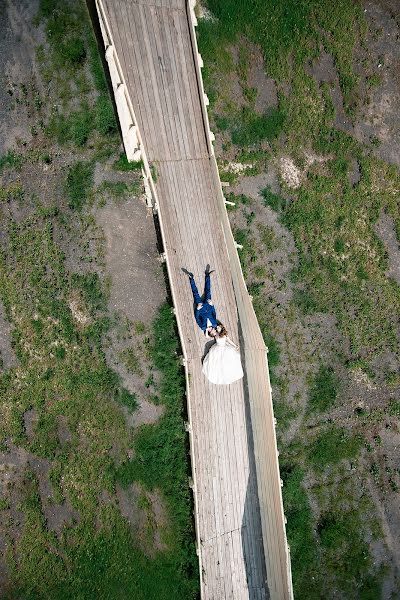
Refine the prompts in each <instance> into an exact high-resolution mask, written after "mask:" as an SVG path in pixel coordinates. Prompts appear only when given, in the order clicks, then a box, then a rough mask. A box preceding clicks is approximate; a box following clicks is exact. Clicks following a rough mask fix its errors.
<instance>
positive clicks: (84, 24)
mask: <svg viewBox="0 0 400 600" xmlns="http://www.w3.org/2000/svg"><path fill="white" fill-rule="evenodd" d="M37 23H43V24H44V27H45V32H46V42H47V45H48V48H49V50H50V51H48V50H47V48H46V47H44V46H40V47H39V48H38V49H37V59H38V62H39V64H40V65H41V70H42V75H43V77H44V79H45V81H46V82H47V83H48V84H49V85H51V90H52V94H54V95H58V96H59V102H58V103H57V108H56V109H55V110H54V111H53V113H52V115H51V116H50V118H49V119H48V122H47V123H46V126H45V132H46V134H47V135H48V136H49V137H51V138H54V139H56V140H57V142H58V143H59V144H60V145H65V144H73V145H75V146H78V147H82V146H85V145H86V144H87V143H88V142H89V140H92V139H93V137H95V134H96V132H97V134H98V135H100V136H110V135H112V134H115V133H116V132H117V123H116V118H115V114H114V108H113V105H112V102H111V100H110V97H109V94H108V90H107V82H106V78H105V75H104V70H103V66H102V63H101V60H100V57H99V52H98V48H97V43H96V40H95V38H94V34H93V31H92V28H91V25H90V21H89V15H88V13H87V8H86V6H85V4H84V3H83V2H81V1H80V0H74V1H73V2H72V4H70V3H68V2H55V1H53V0H41V2H40V7H39V13H38V16H37ZM113 143H114V141H113Z"/></svg>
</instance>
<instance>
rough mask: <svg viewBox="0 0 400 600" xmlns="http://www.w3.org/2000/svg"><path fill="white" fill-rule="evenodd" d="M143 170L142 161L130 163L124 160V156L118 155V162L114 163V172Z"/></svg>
mask: <svg viewBox="0 0 400 600" xmlns="http://www.w3.org/2000/svg"><path fill="white" fill-rule="evenodd" d="M142 168H143V161H141V160H138V161H131V162H129V161H128V159H127V158H126V154H120V157H119V159H118V160H116V161H115V163H114V169H115V170H116V171H140V170H141V169H142Z"/></svg>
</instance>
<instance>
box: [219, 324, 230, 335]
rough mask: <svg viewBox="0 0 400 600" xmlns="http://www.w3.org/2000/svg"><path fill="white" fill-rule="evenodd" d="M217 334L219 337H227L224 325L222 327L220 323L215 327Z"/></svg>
mask: <svg viewBox="0 0 400 600" xmlns="http://www.w3.org/2000/svg"><path fill="white" fill-rule="evenodd" d="M217 332H218V335H219V337H225V336H226V335H228V332H227V330H226V329H225V326H224V325H222V323H220V324H219V325H218V326H217Z"/></svg>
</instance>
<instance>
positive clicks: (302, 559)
mask: <svg viewBox="0 0 400 600" xmlns="http://www.w3.org/2000/svg"><path fill="white" fill-rule="evenodd" d="M304 475H305V473H304V471H303V470H302V469H301V467H299V466H297V465H292V464H285V463H283V464H282V465H281V477H282V480H283V490H282V492H283V501H284V506H285V514H286V518H287V525H286V531H287V536H288V542H289V545H290V554H291V559H292V565H293V582H294V593H295V597H296V598H306V597H308V598H314V599H315V600H317V598H320V597H321V596H320V595H318V594H319V593H320V592H321V587H322V580H321V573H320V571H319V569H318V564H319V556H318V552H317V546H316V539H315V534H314V523H313V517H312V513H311V508H310V503H309V500H308V497H307V493H306V490H305V488H304V485H303V479H304ZM306 590H307V592H306ZM305 592H306V593H305Z"/></svg>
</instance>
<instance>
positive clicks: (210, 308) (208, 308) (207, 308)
mask: <svg viewBox="0 0 400 600" xmlns="http://www.w3.org/2000/svg"><path fill="white" fill-rule="evenodd" d="M195 316H196V322H197V325H198V326H199V327H200V329H202V330H203V331H205V330H206V329H207V319H210V323H211V325H212V326H213V327H216V326H217V325H218V322H217V315H216V313H215V306H214V305H213V304H209V303H208V302H205V303H204V304H203V306H202V307H201V308H199V309H197V308H196V313H195Z"/></svg>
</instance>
